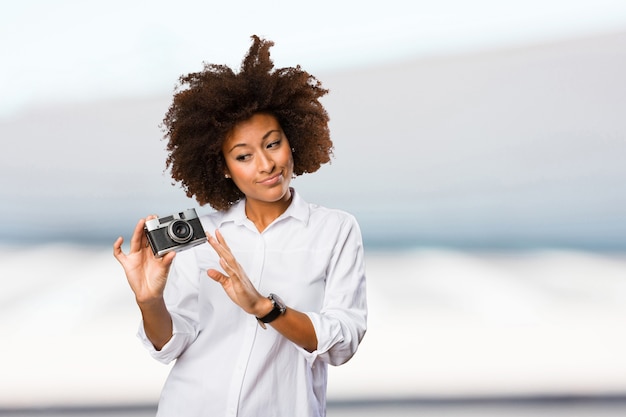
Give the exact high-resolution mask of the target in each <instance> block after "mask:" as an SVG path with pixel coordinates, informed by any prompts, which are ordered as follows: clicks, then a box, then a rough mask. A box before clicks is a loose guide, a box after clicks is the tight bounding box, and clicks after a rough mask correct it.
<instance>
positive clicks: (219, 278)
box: [206, 269, 228, 285]
mask: <svg viewBox="0 0 626 417" xmlns="http://www.w3.org/2000/svg"><path fill="white" fill-rule="evenodd" d="M206 273H207V275H208V276H209V278H211V279H212V280H213V281H215V282H219V283H220V284H222V285H224V284H225V283H226V281H228V276H227V275H224V274H222V273H221V272H220V271H218V270H215V269H209V270H207V271H206Z"/></svg>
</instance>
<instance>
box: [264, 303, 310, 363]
mask: <svg viewBox="0 0 626 417" xmlns="http://www.w3.org/2000/svg"><path fill="white" fill-rule="evenodd" d="M270 325H271V326H272V327H273V328H274V329H276V331H278V332H279V333H280V334H282V335H283V336H285V337H286V338H287V339H289V340H291V341H292V342H293V343H295V344H296V345H298V346H300V347H302V348H303V349H305V350H306V351H308V352H313V351H314V350H316V349H317V335H316V334H315V328H314V327H313V323H311V319H309V316H307V315H306V314H304V313H301V312H299V311H297V310H292V309H291V308H287V310H286V311H285V314H282V315H280V316H279V317H278V318H277V319H276V320H274V321H272V322H271V323H270Z"/></svg>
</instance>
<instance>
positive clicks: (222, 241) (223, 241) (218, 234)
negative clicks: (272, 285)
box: [215, 229, 230, 252]
mask: <svg viewBox="0 0 626 417" xmlns="http://www.w3.org/2000/svg"><path fill="white" fill-rule="evenodd" d="M215 237H216V238H217V241H218V242H219V243H220V245H222V246H224V247H225V248H226V249H228V251H229V252H230V247H229V246H228V244H227V243H226V239H224V236H223V235H222V232H220V229H215Z"/></svg>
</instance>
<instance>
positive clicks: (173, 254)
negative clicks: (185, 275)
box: [161, 251, 176, 267]
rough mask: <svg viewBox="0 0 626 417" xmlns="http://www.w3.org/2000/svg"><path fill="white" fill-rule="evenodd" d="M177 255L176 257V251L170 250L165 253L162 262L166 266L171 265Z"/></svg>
mask: <svg viewBox="0 0 626 417" xmlns="http://www.w3.org/2000/svg"><path fill="white" fill-rule="evenodd" d="M175 257H176V252H174V251H172V252H168V253H166V254H165V255H163V257H162V258H161V262H162V263H163V265H165V266H166V267H169V266H170V265H171V264H172V261H173V260H174V258H175Z"/></svg>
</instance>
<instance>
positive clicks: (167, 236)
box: [144, 209, 207, 258]
mask: <svg viewBox="0 0 626 417" xmlns="http://www.w3.org/2000/svg"><path fill="white" fill-rule="evenodd" d="M144 231H145V232H146V236H147V237H148V242H149V243H150V247H151V248H152V252H153V253H154V255H155V256H157V257H159V258H160V257H162V256H163V255H165V254H166V253H168V252H172V251H176V252H179V251H181V250H184V249H189V248H191V247H193V246H197V245H200V244H202V243H204V242H206V241H207V237H206V233H205V232H204V229H203V228H202V224H201V223H200V219H199V218H198V215H197V214H196V210H195V209H188V210H185V211H181V212H180V213H175V214H172V215H171V216H165V217H159V218H157V219H151V220H148V221H146V224H145V226H144Z"/></svg>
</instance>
